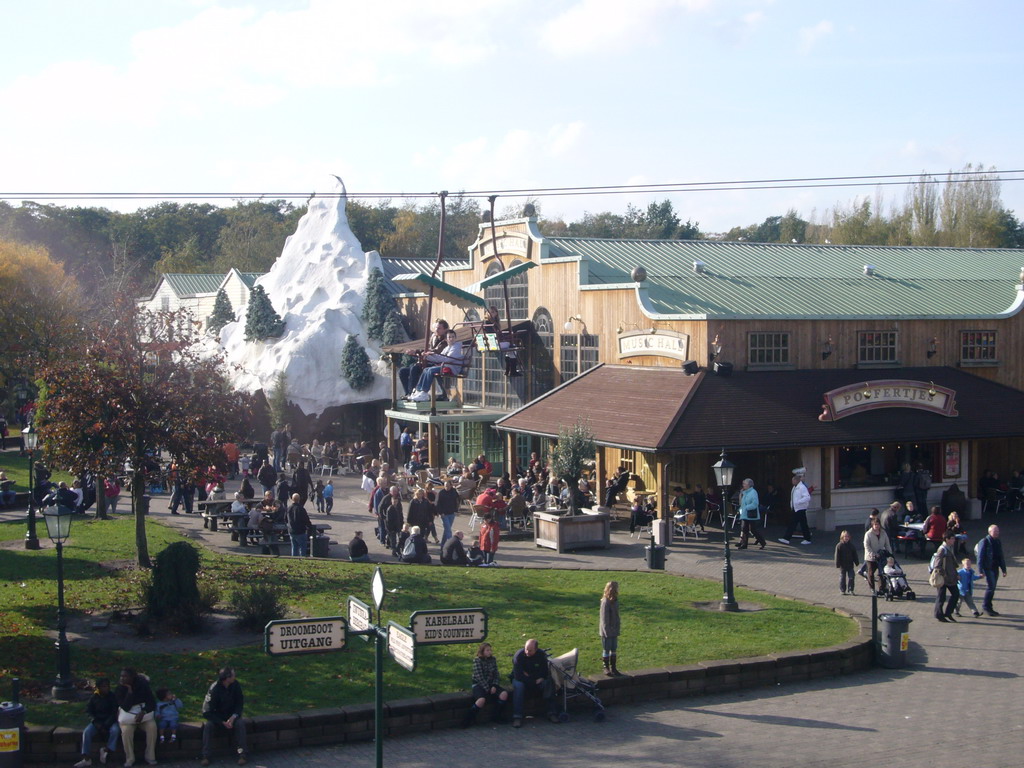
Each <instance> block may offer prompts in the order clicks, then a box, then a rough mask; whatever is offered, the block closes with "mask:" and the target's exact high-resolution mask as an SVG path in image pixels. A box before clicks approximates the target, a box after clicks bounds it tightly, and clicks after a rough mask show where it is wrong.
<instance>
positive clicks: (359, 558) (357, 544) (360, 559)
mask: <svg viewBox="0 0 1024 768" xmlns="http://www.w3.org/2000/svg"><path fill="white" fill-rule="evenodd" d="M348 559H349V560H351V561H352V562H353V563H368V562H370V550H369V549H368V548H367V546H366V542H365V541H363V532H362V531H356V535H355V536H353V537H352V541H350V542H349V543H348Z"/></svg>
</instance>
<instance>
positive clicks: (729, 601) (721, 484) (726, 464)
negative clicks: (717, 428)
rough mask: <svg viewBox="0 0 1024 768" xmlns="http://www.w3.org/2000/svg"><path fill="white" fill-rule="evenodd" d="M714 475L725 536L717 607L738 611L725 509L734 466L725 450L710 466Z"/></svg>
mask: <svg viewBox="0 0 1024 768" xmlns="http://www.w3.org/2000/svg"><path fill="white" fill-rule="evenodd" d="M711 469H712V470H713V471H714V473H715V483H716V484H717V485H718V489H719V493H721V494H722V530H723V532H724V534H725V562H724V563H723V565H722V602H721V603H720V604H719V606H718V610H720V611H738V610H739V609H740V607H739V606H738V605H737V604H736V596H735V595H734V594H733V590H732V555H731V554H730V552H729V514H728V510H727V508H726V504H728V499H729V497H728V493H729V486H731V485H732V473H733V470H734V469H736V466H735V465H734V464H733V463H732V462H731V461H729V460H728V459H727V458H725V448H723V449H722V456H721V458H719V460H718V461H717V462H716V463H715V464H714V465H712V467H711Z"/></svg>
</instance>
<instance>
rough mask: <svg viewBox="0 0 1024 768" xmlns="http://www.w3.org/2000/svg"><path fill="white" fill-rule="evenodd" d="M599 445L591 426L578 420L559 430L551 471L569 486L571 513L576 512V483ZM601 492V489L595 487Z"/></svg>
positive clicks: (553, 450) (552, 453) (552, 455)
mask: <svg viewBox="0 0 1024 768" xmlns="http://www.w3.org/2000/svg"><path fill="white" fill-rule="evenodd" d="M596 452H597V445H596V444H595V443H594V433H593V432H591V431H590V428H589V427H587V426H586V425H585V424H583V422H582V421H577V422H576V424H575V425H574V426H573V427H571V428H569V427H562V428H561V429H559V430H558V443H557V444H556V445H555V447H554V448H553V449H552V451H551V471H552V472H554V473H555V475H557V476H558V477H560V478H561V479H562V480H564V481H565V483H566V485H567V486H568V488H569V514H570V515H575V514H576V496H575V491H576V484H577V483H578V482H579V479H580V475H582V474H583V464H584V462H587V461H592V460H593V459H594V454H595V453H596ZM595 490H596V491H597V492H598V493H600V489H595Z"/></svg>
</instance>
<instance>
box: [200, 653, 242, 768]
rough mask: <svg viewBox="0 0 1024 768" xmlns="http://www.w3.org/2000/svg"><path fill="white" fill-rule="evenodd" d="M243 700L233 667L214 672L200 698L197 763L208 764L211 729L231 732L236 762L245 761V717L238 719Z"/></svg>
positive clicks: (212, 732)
mask: <svg viewBox="0 0 1024 768" xmlns="http://www.w3.org/2000/svg"><path fill="white" fill-rule="evenodd" d="M244 705H245V700H244V698H243V696H242V686H241V685H239V684H238V680H236V679H235V670H234V669H232V668H231V667H224V669H222V670H221V671H220V672H218V673H217V682H215V683H214V684H213V685H211V686H210V690H208V691H207V692H206V698H205V699H203V717H204V718H205V719H206V722H204V723H203V759H202V760H201V761H200V765H204V766H206V765H209V764H210V740H211V739H212V738H213V734H214V731H219V730H220V729H224V730H226V731H227V732H228V733H229V734H232V733H233V734H234V735H235V749H236V751H237V752H238V764H239V765H245V764H246V762H247V759H246V754H245V720H243V719H242V708H243V706H244Z"/></svg>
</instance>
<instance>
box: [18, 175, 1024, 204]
mask: <svg viewBox="0 0 1024 768" xmlns="http://www.w3.org/2000/svg"><path fill="white" fill-rule="evenodd" d="M1003 174H1024V169H1014V170H1006V171H999V170H988V171H985V170H971V171H948V172H945V173H943V174H940V175H938V176H937V175H936V174H929V173H925V174H922V173H913V174H911V173H898V174H876V175H864V176H811V177H800V178H789V179H785V178H781V179H751V180H731V181H691V182H670V183H658V184H615V185H600V186H579V187H532V188H530V187H528V188H520V189H488V190H470V191H463V192H459V193H457V196H459V197H468V198H487V197H490V196H492V195H497V196H508V197H569V196H591V195H623V194H647V193H651V192H657V193H665V194H669V193H679V194H681V193H693V192H737V191H763V190H773V189H780V190H782V189H784V190H789V189H826V188H843V187H864V186H873V187H884V186H913V185H917V184H929V185H932V184H963V183H971V182H974V181H978V180H979V179H978V177H979V176H986V177H998V178H996V179H995V180H997V181H1000V182H1003V181H1007V182H1010V181H1024V176H1012V177H1006V176H1004V175H1003ZM311 196H312V197H323V198H328V199H331V198H338V197H341V196H342V193H340V192H324V193H316V194H314V195H311V194H310V193H309V192H0V200H21V201H27V202H36V201H40V200H98V201H104V200H297V199H301V200H307V199H310V198H311ZM437 196H438V193H437V192H349V193H347V194H346V197H348V198H351V199H359V200H374V199H378V200H384V199H395V198H397V199H430V198H436V197H437Z"/></svg>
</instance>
